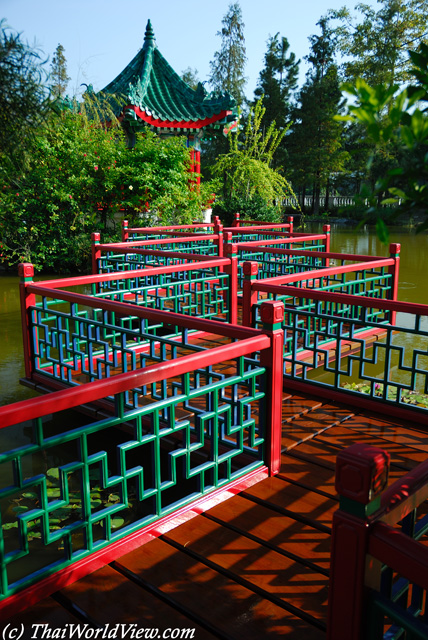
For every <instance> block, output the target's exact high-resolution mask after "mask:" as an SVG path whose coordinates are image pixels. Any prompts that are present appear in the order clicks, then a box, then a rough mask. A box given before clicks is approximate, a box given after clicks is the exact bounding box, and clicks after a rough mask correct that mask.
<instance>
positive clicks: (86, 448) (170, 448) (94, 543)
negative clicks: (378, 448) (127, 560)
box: [0, 356, 265, 597]
mask: <svg viewBox="0 0 428 640" xmlns="http://www.w3.org/2000/svg"><path fill="white" fill-rule="evenodd" d="M263 373H264V369H263V368H261V367H260V366H259V365H258V363H257V362H255V361H254V360H252V359H250V358H248V357H244V356H241V357H239V358H234V359H233V360H232V361H226V362H220V363H219V364H217V365H211V366H209V367H205V368H202V369H196V370H192V371H189V372H187V373H184V374H183V375H180V376H179V377H176V378H171V377H170V378H167V379H162V375H161V374H159V378H158V379H157V381H156V382H153V383H151V384H150V385H147V386H146V387H141V386H140V387H136V388H133V389H129V390H128V391H126V392H123V393H118V394H117V395H115V397H114V399H113V398H110V399H107V400H104V417H103V418H98V419H95V420H93V421H91V420H89V419H88V418H87V419H83V418H79V417H77V418H76V415H77V414H73V416H72V417H71V416H68V417H67V416H64V414H58V415H55V402H54V395H53V396H51V397H52V402H53V404H52V409H51V410H52V412H53V416H40V417H39V418H37V419H35V420H34V421H33V424H32V425H30V424H27V425H26V426H25V427H24V432H23V434H25V437H23V442H22V443H21V444H20V445H19V446H14V447H13V448H12V449H11V447H10V442H9V443H8V442H7V439H6V442H5V443H4V444H3V450H2V453H1V454H0V468H1V470H2V478H3V479H4V481H3V482H2V487H3V488H2V489H1V491H0V507H1V527H0V563H1V568H2V572H1V594H2V597H7V596H8V595H11V594H12V593H14V592H16V591H18V590H20V589H22V588H24V587H26V586H28V585H29V584H31V583H33V582H36V581H38V580H40V579H41V578H42V577H45V576H47V575H49V574H50V573H52V572H53V571H56V570H59V569H62V568H63V567H65V566H67V565H69V564H71V563H72V562H73V561H76V560H79V559H81V558H84V557H85V556H87V555H89V554H90V553H93V552H95V551H97V550H99V549H101V548H103V547H105V546H106V545H108V543H109V542H110V541H114V540H117V539H119V538H121V537H124V536H125V535H128V534H130V533H132V532H133V531H135V530H137V529H139V528H141V527H143V526H145V525H147V524H149V523H151V522H154V521H156V520H157V519H159V518H161V517H162V516H164V515H166V514H168V513H169V512H171V511H173V510H175V509H177V508H178V507H181V506H182V505H184V504H186V503H188V502H190V501H192V500H194V499H195V498H197V497H200V496H202V495H204V494H206V493H209V492H210V491H212V490H214V489H215V488H217V487H221V486H223V485H226V484H227V483H228V482H229V481H230V480H233V479H235V478H237V477H239V476H241V475H243V474H245V473H248V472H249V471H251V470H253V469H256V468H258V467H260V466H262V465H263V459H264V438H265V434H264V425H265V420H264V419H263V415H264V406H263V398H264V394H263V393H262V392H260V391H259V388H258V384H257V383H258V376H261V377H263ZM163 376H165V374H163ZM134 384H135V382H134ZM102 399H103V396H102V392H100V400H102ZM76 402H79V400H77V401H76ZM106 402H107V404H108V405H109V406H110V411H108V410H106V409H105V405H106ZM13 428H14V429H15V430H16V429H18V430H19V427H16V426H15V427H13ZM15 432H16V431H15Z"/></svg>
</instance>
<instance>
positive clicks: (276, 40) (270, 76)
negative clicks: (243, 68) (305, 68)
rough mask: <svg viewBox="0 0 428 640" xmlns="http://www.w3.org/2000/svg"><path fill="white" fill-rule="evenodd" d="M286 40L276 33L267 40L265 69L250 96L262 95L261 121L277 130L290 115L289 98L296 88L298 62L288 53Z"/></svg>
mask: <svg viewBox="0 0 428 640" xmlns="http://www.w3.org/2000/svg"><path fill="white" fill-rule="evenodd" d="M288 49H289V44H288V40H287V38H284V37H281V36H280V34H279V33H277V34H276V35H275V36H273V37H270V38H269V40H268V42H267V51H266V53H265V66H264V68H263V69H262V71H261V72H260V75H259V80H258V83H257V87H256V89H255V91H254V95H255V96H256V97H257V98H260V97H261V96H264V98H263V104H264V106H265V108H266V113H265V121H266V124H267V125H269V124H271V123H272V122H273V121H275V122H276V125H277V126H278V127H280V128H281V127H285V125H286V122H287V118H288V116H289V112H290V98H291V94H292V92H293V91H294V90H295V88H296V86H297V76H298V72H299V62H300V61H296V56H295V54H294V53H290V55H287V54H288Z"/></svg>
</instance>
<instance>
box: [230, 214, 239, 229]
mask: <svg viewBox="0 0 428 640" xmlns="http://www.w3.org/2000/svg"><path fill="white" fill-rule="evenodd" d="M239 216H240V214H239V213H235V217H234V220H233V222H232V227H239V224H240V223H239Z"/></svg>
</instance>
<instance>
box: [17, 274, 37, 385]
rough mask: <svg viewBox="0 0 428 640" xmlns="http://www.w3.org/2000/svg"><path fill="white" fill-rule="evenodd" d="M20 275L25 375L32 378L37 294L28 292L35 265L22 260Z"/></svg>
mask: <svg viewBox="0 0 428 640" xmlns="http://www.w3.org/2000/svg"><path fill="white" fill-rule="evenodd" d="M18 275H19V277H20V283H19V297H20V301H21V325H22V342H23V346H24V365H25V377H26V378H27V379H31V376H32V373H33V370H34V361H33V341H32V331H31V316H30V314H31V310H30V307H33V306H35V304H36V296H35V295H34V293H30V294H28V293H27V285H28V284H30V283H31V282H33V276H34V267H33V265H32V264H30V263H28V262H21V264H19V265H18Z"/></svg>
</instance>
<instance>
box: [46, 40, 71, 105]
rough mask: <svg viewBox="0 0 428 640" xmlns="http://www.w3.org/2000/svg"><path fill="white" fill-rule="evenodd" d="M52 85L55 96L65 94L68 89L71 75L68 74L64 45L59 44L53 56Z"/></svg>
mask: <svg viewBox="0 0 428 640" xmlns="http://www.w3.org/2000/svg"><path fill="white" fill-rule="evenodd" d="M50 81H51V82H50V86H51V91H52V94H53V95H54V96H55V97H59V96H63V95H64V93H65V92H66V90H67V85H68V83H69V81H70V77H69V76H68V75H67V61H66V59H65V55H64V47H63V46H62V44H59V45H58V46H57V48H56V50H55V53H54V56H53V58H52V64H51V73H50Z"/></svg>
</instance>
